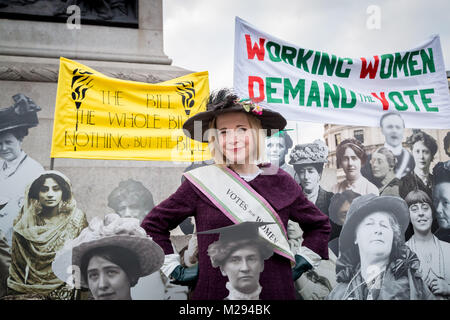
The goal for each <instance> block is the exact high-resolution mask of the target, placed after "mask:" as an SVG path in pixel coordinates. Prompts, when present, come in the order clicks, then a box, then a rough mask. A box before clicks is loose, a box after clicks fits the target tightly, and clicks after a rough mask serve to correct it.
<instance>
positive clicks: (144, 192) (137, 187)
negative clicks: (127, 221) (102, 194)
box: [108, 179, 155, 221]
mask: <svg viewBox="0 0 450 320" xmlns="http://www.w3.org/2000/svg"><path fill="white" fill-rule="evenodd" d="M154 206H155V204H154V202H153V195H152V193H151V192H150V191H149V190H148V189H147V188H146V187H145V186H144V185H143V184H142V182H140V181H136V180H133V179H128V180H125V181H121V182H119V186H118V187H116V188H115V189H114V190H113V191H111V193H110V194H109V196H108V207H110V208H111V209H113V210H114V212H115V213H117V214H118V215H120V216H121V217H124V218H136V219H139V220H140V221H142V220H143V219H144V217H145V216H146V215H147V213H149V212H150V211H151V210H152V209H153V207H154Z"/></svg>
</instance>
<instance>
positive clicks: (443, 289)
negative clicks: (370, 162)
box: [405, 190, 450, 299]
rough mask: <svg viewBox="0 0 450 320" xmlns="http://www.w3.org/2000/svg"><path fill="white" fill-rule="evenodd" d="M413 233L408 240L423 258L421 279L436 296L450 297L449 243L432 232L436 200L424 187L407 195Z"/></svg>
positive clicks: (421, 259)
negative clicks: (433, 199) (434, 200)
mask: <svg viewBox="0 0 450 320" xmlns="http://www.w3.org/2000/svg"><path fill="white" fill-rule="evenodd" d="M405 201H406V203H407V204H408V207H409V214H410V220H411V224H412V226H413V230H414V234H413V235H412V237H411V239H409V240H408V241H407V242H406V244H407V245H408V246H409V247H410V248H411V250H412V251H414V252H415V253H416V254H417V256H418V257H419V260H420V269H421V274H422V279H423V280H424V281H425V283H426V284H427V285H428V287H429V288H430V290H431V292H433V294H434V295H436V297H438V298H440V299H449V298H450V244H449V243H447V242H444V241H441V240H439V239H438V238H436V236H434V235H433V234H432V232H431V225H432V224H433V215H434V214H433V204H432V200H431V199H430V197H429V196H428V195H427V194H426V193H425V192H424V191H422V190H414V191H411V192H410V193H408V195H407V196H406V198H405Z"/></svg>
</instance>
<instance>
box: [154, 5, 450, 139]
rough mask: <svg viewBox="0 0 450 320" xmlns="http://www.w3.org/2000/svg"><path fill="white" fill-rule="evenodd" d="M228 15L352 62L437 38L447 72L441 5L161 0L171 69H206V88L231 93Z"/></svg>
mask: <svg viewBox="0 0 450 320" xmlns="http://www.w3.org/2000/svg"><path fill="white" fill-rule="evenodd" d="M371 5H376V6H378V7H379V9H380V17H381V20H380V26H381V28H380V29H368V28H367V27H366V23H367V20H368V19H369V18H370V16H371V15H370V14H368V13H367V9H368V7H369V6H371ZM235 16H239V17H241V18H242V19H244V20H246V21H248V22H249V23H251V24H253V25H254V26H255V27H257V28H258V29H260V30H262V31H264V32H267V33H269V34H271V35H273V36H275V37H278V38H280V39H282V40H285V41H287V42H290V43H292V44H294V45H296V46H299V47H304V48H308V49H314V50H319V51H326V52H328V53H333V54H336V55H338V56H347V57H354V58H356V57H362V56H372V55H374V54H383V53H393V52H397V51H404V50H408V49H411V48H414V47H416V46H417V45H419V44H421V43H422V42H423V41H424V40H426V39H428V37H429V36H430V35H432V34H439V35H440V38H441V46H442V51H443V54H444V62H445V66H446V70H450V1H449V0H427V1H423V0H383V1H374V0H372V1H366V0H357V1H356V0H352V1H350V0H315V1H304V0H279V1H267V0H228V1H223V0H222V1H217V0H163V17H164V48H165V53H166V55H168V56H169V58H171V59H172V60H173V65H175V66H179V67H182V68H186V69H189V70H192V71H204V70H207V71H209V81H210V89H211V90H214V89H218V88H222V87H232V86H233V55H234V24H235V20H234V19H235ZM290 125H291V126H293V125H295V124H292V123H290ZM302 128H303V129H304V130H302V139H301V140H306V141H310V140H311V139H313V138H314V137H317V135H321V131H320V130H321V126H320V125H312V124H311V125H308V124H304V123H302ZM308 128H311V130H308ZM308 132H310V133H311V134H310V135H308Z"/></svg>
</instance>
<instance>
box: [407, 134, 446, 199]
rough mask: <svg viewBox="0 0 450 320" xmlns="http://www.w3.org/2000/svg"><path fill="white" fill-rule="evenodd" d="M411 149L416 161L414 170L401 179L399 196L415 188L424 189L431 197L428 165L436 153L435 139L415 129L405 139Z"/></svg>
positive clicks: (431, 178) (431, 180)
mask: <svg viewBox="0 0 450 320" xmlns="http://www.w3.org/2000/svg"><path fill="white" fill-rule="evenodd" d="M406 143H407V144H408V146H409V148H410V149H411V152H412V156H413V158H414V161H415V163H416V165H415V167H414V170H413V171H412V172H410V173H408V174H407V175H406V176H404V177H403V178H402V179H401V182H400V197H402V198H403V199H404V198H405V197H406V195H407V194H408V193H409V192H411V191H413V190H416V189H419V190H423V191H425V192H426V193H427V194H428V196H429V197H430V198H431V197H432V190H431V187H432V184H433V175H432V174H431V172H430V165H431V162H432V161H433V159H434V156H435V155H436V152H437V149H438V146H437V143H436V140H435V139H434V138H433V137H432V136H430V135H429V134H427V133H426V132H423V131H421V130H417V131H416V132H414V133H413V134H412V135H411V136H409V137H408V138H407V140H406Z"/></svg>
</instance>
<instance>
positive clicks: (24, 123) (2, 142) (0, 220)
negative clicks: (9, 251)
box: [0, 93, 44, 246]
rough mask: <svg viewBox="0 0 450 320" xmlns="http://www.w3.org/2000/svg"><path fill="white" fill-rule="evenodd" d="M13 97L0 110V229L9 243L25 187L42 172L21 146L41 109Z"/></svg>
mask: <svg viewBox="0 0 450 320" xmlns="http://www.w3.org/2000/svg"><path fill="white" fill-rule="evenodd" d="M13 100H14V104H13V105H12V106H10V107H8V108H3V109H0V230H1V231H2V232H3V234H4V235H5V237H6V239H7V242H8V245H9V246H11V241H12V233H13V230H12V228H13V221H14V219H15V218H16V217H17V215H18V214H19V211H20V208H21V207H22V205H23V199H24V194H25V189H26V186H27V185H28V184H30V183H31V182H32V181H33V180H34V179H35V178H37V177H38V176H39V175H40V174H41V173H42V172H44V168H43V167H42V165H41V164H40V163H38V162H37V161H36V160H34V159H32V158H31V157H30V156H29V155H27V154H26V152H25V151H24V150H23V149H22V142H23V140H24V138H25V137H26V136H27V135H28V133H29V130H28V129H29V128H32V127H35V126H37V125H38V124H39V120H38V117H37V112H38V111H40V110H41V108H40V107H39V106H37V105H36V104H35V103H34V102H33V100H31V99H30V98H28V97H27V96H25V95H23V94H21V93H18V94H16V95H14V96H13Z"/></svg>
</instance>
